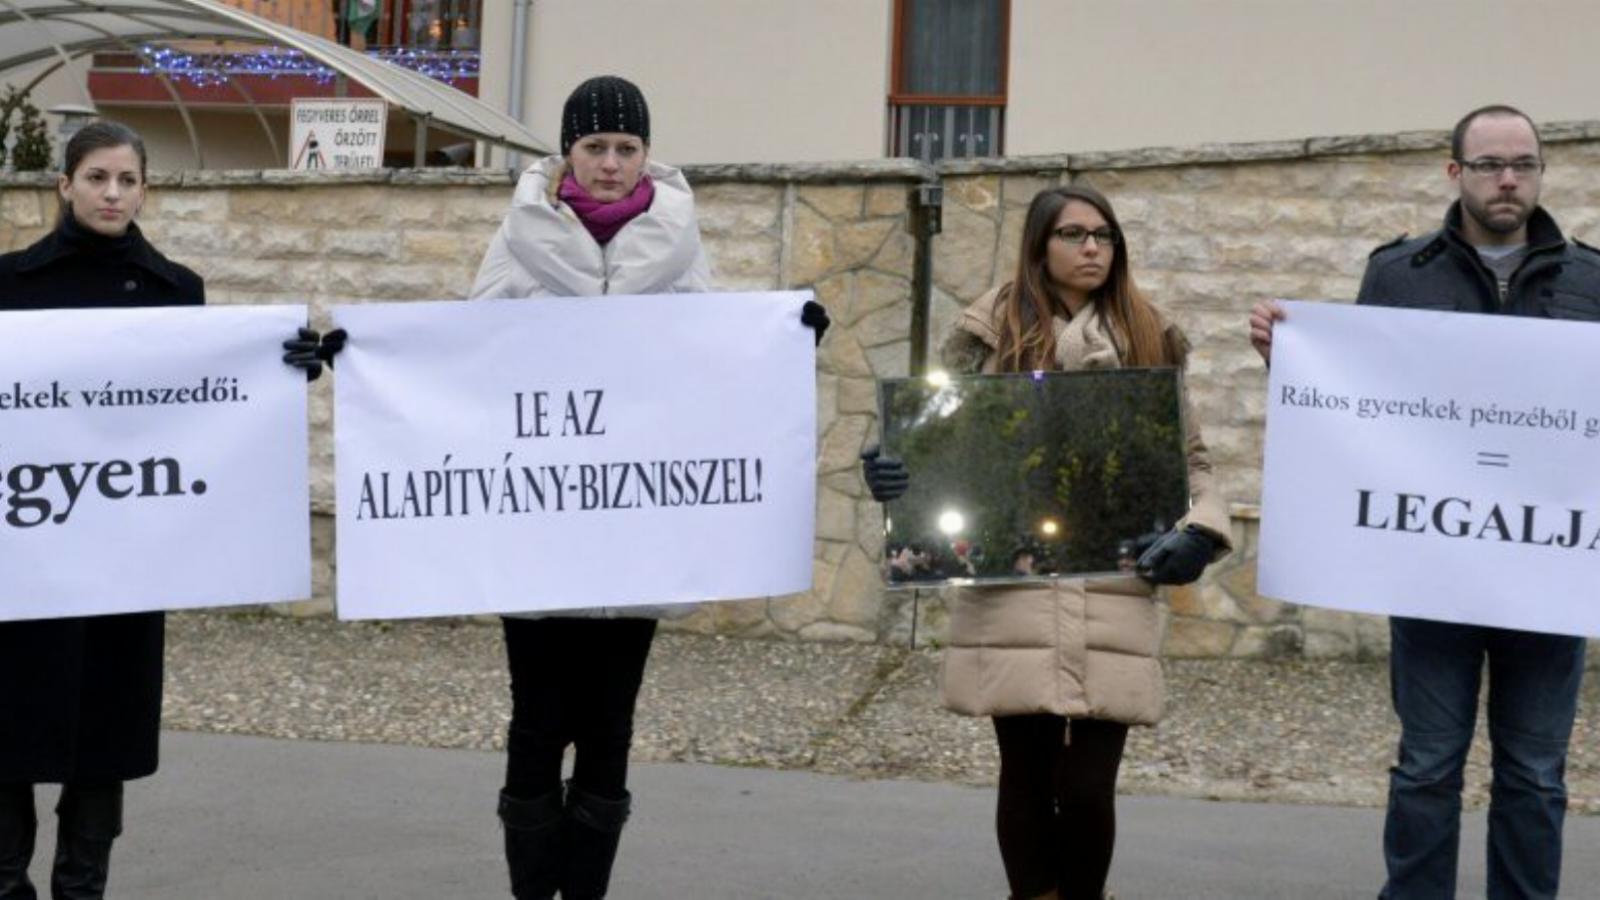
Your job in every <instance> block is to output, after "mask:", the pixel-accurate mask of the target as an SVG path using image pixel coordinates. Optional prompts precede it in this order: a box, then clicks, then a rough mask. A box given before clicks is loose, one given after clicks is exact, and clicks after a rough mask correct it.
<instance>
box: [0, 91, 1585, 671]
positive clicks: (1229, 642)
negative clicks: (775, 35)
mask: <svg viewBox="0 0 1600 900" xmlns="http://www.w3.org/2000/svg"><path fill="white" fill-rule="evenodd" d="M1543 131H1544V136H1545V141H1546V156H1547V159H1548V161H1549V171H1548V173H1547V175H1546V179H1545V195H1544V196H1545V201H1546V205H1547V206H1548V207H1549V208H1550V209H1551V211H1552V212H1553V213H1554V214H1555V216H1556V218H1557V220H1558V221H1559V222H1560V223H1561V224H1562V226H1563V228H1564V229H1565V230H1566V231H1567V233H1568V234H1569V235H1570V236H1574V237H1577V238H1579V239H1583V240H1586V241H1588V240H1591V238H1597V239H1600V165H1597V163H1600V122H1594V123H1589V122H1584V123H1559V124H1555V125H1546V126H1544V128H1543ZM1447 147H1448V135H1447V134H1445V133H1442V132H1424V133H1407V134H1396V135H1376V136H1365V137H1350V138H1329V139H1311V140H1302V141H1287V142H1274V143H1265V144H1233V145H1215V146H1200V147H1188V148H1158V149H1149V150H1139V151H1126V152H1114V153H1094V154H1081V155H1064V156H1051V157H1031V158H1009V159H997V160H984V161H960V162H952V163H946V164H942V165H940V166H938V167H933V168H930V167H927V166H923V165H919V164H916V163H912V162H909V161H903V160H880V161H872V162H863V163H841V164H837V165H809V164H808V165H731V166H696V167H690V168H688V169H687V170H686V173H687V175H688V176H689V178H690V181H691V182H692V183H693V184H694V186H695V190H696V195H697V198H698V204H699V209H700V223H701V229H702V233H703V235H704V239H705V242H706V246H707V250H708V252H709V254H710V256H711V259H712V266H713V270H714V273H715V280H716V282H717V284H718V285H719V287H721V288H723V289H728V290H787V289H811V290H814V291H815V292H816V295H817V298H818V299H819V300H820V301H821V302H822V303H824V304H825V305H826V306H827V307H828V309H829V312H830V315H831V316H832V319H833V322H834V326H833V328H832V329H831V330H830V331H829V332H828V336H827V339H826V340H825V341H824V342H823V346H822V348H821V350H820V351H819V356H818V364H817V386H818V390H817V398H818V399H817V402H818V452H819V471H818V476H817V530H816V539H815V556H814V559H815V563H814V565H815V579H814V586H813V588H812V590H811V591H810V592H808V593H805V594H800V595H795V596H787V597H774V598H760V599H752V600H743V601H733V602H726V603H714V604H706V605H705V606H703V607H702V609H701V611H700V612H699V613H697V614H695V615H694V616H692V617H690V618H688V619H685V620H682V621H680V622H677V623H673V627H681V628H687V629H692V630H695V631H701V632H707V633H724V634H734V635H744V636H760V637H768V636H771V637H786V638H799V639H816V640H854V641H874V640H905V639H906V637H907V632H908V628H909V627H910V623H911V621H912V616H913V615H918V616H919V617H920V619H919V627H918V635H919V639H921V640H935V641H936V640H938V639H939V637H940V635H941V633H942V629H943V627H944V615H943V608H942V603H941V600H940V598H939V596H938V594H937V593H936V592H920V596H916V595H912V594H911V593H910V592H907V591H886V590H884V588H883V583H882V580H881V579H880V578H879V576H878V572H877V567H876V564H875V562H874V561H875V560H876V558H877V556H878V555H879V554H880V553H881V547H882V517H881V514H880V511H879V509H878V507H877V505H876V504H874V503H873V502H872V501H871V498H870V497H868V496H867V494H866V491H865V487H864V486H863V485H862V484H861V481H860V478H859V476H858V474H857V454H858V453H859V451H860V450H861V448H862V447H863V446H864V445H865V444H868V443H871V442H873V441H875V440H876V424H877V423H876V419H877V417H876V406H877V396H876V387H875V383H876V380H877V379H878V378H884V377H897V376H904V375H906V374H908V373H909V367H910V361H911V357H912V353H911V343H910V342H911V322H912V310H913V304H914V302H915V300H914V297H913V282H914V273H915V270H916V263H917V259H918V242H917V240H916V238H915V237H914V236H913V234H912V225H913V221H914V206H915V202H916V199H915V198H916V196H917V188H918V186H919V185H923V184H928V183H938V184H940V185H942V187H943V208H942V226H943V227H942V233H940V234H939V235H938V236H937V237H935V238H933V239H932V240H931V242H929V247H928V252H929V253H930V254H931V260H932V288H931V295H932V297H931V308H930V313H931V320H930V327H929V329H928V333H929V342H930V344H931V345H932V347H933V351H932V352H930V355H929V359H930V360H932V359H936V356H937V354H936V348H937V346H938V344H939V343H940V342H941V341H942V339H943V337H944V335H945V334H946V333H947V330H948V328H949V326H950V323H951V322H952V321H953V319H954V317H955V315H956V314H957V313H958V312H959V311H960V309H961V306H962V305H963V304H965V303H968V302H970V301H972V300H973V299H975V298H976V297H977V296H978V295H979V294H981V293H982V292H983V291H984V290H986V289H987V288H989V287H990V286H992V285H995V284H998V283H1001V282H1003V281H1005V280H1006V279H1008V278H1009V277H1010V274H1011V271H1012V269H1013V268H1014V267H1015V264H1016V252H1017V245H1018V242H1019V240H1020V233H1021V227H1022V220H1023V216H1024V213H1025V211H1026V208H1027V204H1028V202H1029V200H1030V199H1031V198H1032V196H1033V195H1034V193H1036V192H1037V191H1038V190H1040V189H1041V188H1044V187H1048V186H1052V185H1057V184H1063V183H1068V182H1074V181H1081V182H1086V183H1089V184H1092V185H1094V186H1095V187H1097V188H1099V189H1101V190H1102V191H1104V192H1105V193H1106V194H1107V195H1108V196H1109V197H1110V198H1111V201H1112V203H1113V205H1114V206H1115V207H1116V209H1117V212H1118V215H1119V217H1120V218H1121V220H1122V225H1123V228H1124V230H1125V232H1126V233H1127V241H1128V243H1127V251H1128V253H1129V258H1130V261H1131V263H1132V267H1133V271H1134V274H1135V277H1136V278H1137V280H1138V281H1139V283H1140V286H1141V287H1142V288H1143V289H1144V290H1145V291H1146V292H1147V293H1149V294H1150V295H1151V296H1152V297H1153V298H1154V299H1155V301H1156V302H1157V303H1159V304H1160V305H1161V306H1163V307H1164V308H1165V309H1166V310H1167V311H1168V312H1170V313H1171V314H1172V316H1173V317H1174V318H1175V319H1176V320H1177V321H1178V322H1179V323H1180V324H1181V325H1182V326H1183V328H1184V329H1185V331H1186V332H1187V333H1188V335H1189V338H1190V340H1191V341H1192V343H1193V345H1194V350H1193V353H1192V355H1191V363H1190V369H1189V373H1188V379H1189V386H1190V390H1191V393H1192V396H1193V399H1194V401H1195V406H1196V410H1197V412H1198V414H1199V417H1200V424H1201V427H1202V428H1203V429H1204V432H1205V435H1206V438H1207V441H1208V443H1209V444H1210V446H1211V449H1212V459H1213V462H1214V464H1215V466H1216V469H1217V476H1218V484H1219V488H1220V489H1221V490H1222V491H1223V493H1224V496H1226V497H1227V498H1228V499H1229V500H1231V501H1232V502H1233V513H1234V525H1233V528H1234V539H1235V544H1236V546H1237V552H1235V553H1234V554H1233V555H1232V556H1230V557H1229V558H1228V559H1227V560H1225V561H1224V562H1223V563H1221V564H1219V565H1217V566H1214V567H1212V569H1211V571H1209V572H1208V573H1207V576H1206V577H1205V578H1204V579H1203V580H1202V581H1201V582H1200V583H1199V584H1197V585H1193V586H1190V587H1185V588H1177V589H1171V590H1170V591H1169V594H1168V600H1169V602H1168V604H1167V609H1168V620H1169V621H1168V632H1167V639H1166V646H1165V650H1166V652H1167V654H1168V655H1171V656H1241V657H1289V656H1309V657H1374V656H1382V655H1384V654H1385V653H1386V652H1387V642H1388V629H1387V627H1386V626H1385V624H1384V622H1383V620H1382V619H1379V618H1374V617H1370V616H1359V615H1354V614H1346V613H1340V612H1333V611H1328V610H1321V609H1314V608H1307V607H1300V606H1296V605H1293V604H1286V603H1280V602H1277V601H1274V600H1271V599H1268V598H1264V597H1261V596H1259V595H1257V594H1256V592H1255V589H1254V588H1255V541H1256V534H1257V524H1258V523H1257V519H1258V515H1257V508H1256V505H1255V504H1256V502H1257V498H1258V497H1259V495H1260V473H1261V439H1262V425H1263V421H1264V415H1265V401H1266V397H1265V389H1266V378H1265V371H1264V369H1263V367H1262V366H1261V364H1260V362H1259V360H1258V359H1257V357H1256V355H1255V353H1254V351H1253V350H1251V348H1250V346H1249V343H1248V340H1247V336H1246V327H1245V318H1246V315H1247V313H1248V310H1249V308H1250V306H1251V305H1252V304H1253V303H1254V302H1256V301H1257V300H1260V299H1263V298H1269V297H1284V298H1296V299H1327V300H1335V301H1349V300H1350V299H1352V298H1353V297H1354V296H1355V293H1356V289H1357V286H1358V282H1359V279H1360V274H1361V270H1362V267H1363V265H1364V263H1365V260H1366V256H1367V253H1368V252H1369V251H1370V250H1371V249H1372V248H1373V247H1375V246H1377V245H1378V244H1380V243H1383V242H1386V241H1388V240H1391V239H1393V238H1394V237H1396V236H1397V235H1399V234H1401V233H1402V232H1409V233H1411V234H1418V233H1421V232H1424V231H1428V230H1431V229H1433V228H1435V227H1437V225H1438V221H1439V217H1440V216H1441V215H1442V213H1443V211H1444V208H1445V206H1446V205H1447V204H1448V202H1449V201H1450V199H1451V196H1452V195H1451V191H1450V185H1449V183H1448V182H1447V181H1446V179H1445V176H1444V162H1445V156H1446V154H1447ZM52 185H53V182H52V181H51V180H49V179H47V178H45V177H42V176H37V175H33V176H3V177H0V250H12V249H17V248H20V247H23V246H26V245H27V244H29V243H31V242H32V241H34V240H36V239H37V238H38V237H40V236H41V235H43V234H44V233H45V232H46V231H47V230H48V228H49V227H50V223H51V221H52V220H53V217H54V215H55V204H56V201H55V198H54V191H53V188H52ZM511 187H512V179H511V176H510V175H509V174H508V173H505V172H500V171H461V170H423V171H408V170H397V171H376V172H357V173H320V174H305V173H290V172H280V171H266V172H210V171H206V172H184V173H173V174H167V175H157V176H155V177H154V178H153V184H152V188H151V193H150V196H149V198H148V201H147V203H146V206H145V210H144V213H143V215H142V216H141V225H142V227H143V228H144V229H145V231H146V233H147V234H148V235H149V236H150V238H151V240H152V241H153V242H154V243H155V244H156V245H157V246H158V247H160V248H161V249H162V250H163V252H165V253H167V254H168V255H169V256H172V257H173V258H175V259H177V260H179V261H181V262H183V263H185V264H186V265H189V266H191V267H192V268H194V269H195V270H196V271H198V272H199V273H200V274H201V275H202V276H204V277H205V279H206V287H207V295H208V299H209V302H211V303H213V304H256V303H307V304H309V305H310V307H311V310H312V322H313V325H314V326H316V327H327V323H328V309H329V308H330V307H331V306H333V305H335V304H345V303H360V302H369V301H405V300H433V299H448V298H457V297H464V296H465V295H466V292H467V290H468V288H469V287H470V285H471V282H472V278H473V275H474V274H475V272H476V270H477V265H478V260H479V258H480V257H481V255H482V253H483V250H484V248H485V247H486V245H487V243H488V240H489V238H490V236H491V235H492V234H493V232H494V230H495V228H496V227H497V226H498V224H499V222H500V219H501V216H502V215H503V214H504V212H505V209H506V205H507V203H508V201H509V199H510V193H511ZM331 381H332V379H327V378H324V379H322V380H321V381H319V382H317V383H316V384H314V385H312V386H311V391H312V411H311V416H312V447H311V456H312V472H313V484H312V497H313V499H312V514H313V528H312V536H313V556H314V560H315V567H316V569H315V575H314V585H315V596H314V598H313V599H311V600H309V601H307V602H304V603H297V604H291V605H290V606H288V607H286V608H285V611H287V612H289V613H292V614H296V615H316V614H326V613H327V612H328V611H329V609H330V608H331V604H332V596H331V593H332V584H333V577H332V572H333V561H334V554H333V525H332V509H333V506H332V504H333V491H332V473H333V467H332V434H331V427H330V419H331V415H330V413H331V400H332V390H331ZM914 607H915V609H914Z"/></svg>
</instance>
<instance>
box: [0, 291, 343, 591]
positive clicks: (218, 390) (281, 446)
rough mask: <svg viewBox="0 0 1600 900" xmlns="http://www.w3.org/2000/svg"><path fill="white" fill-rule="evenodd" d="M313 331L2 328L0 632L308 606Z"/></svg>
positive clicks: (152, 321)
mask: <svg viewBox="0 0 1600 900" xmlns="http://www.w3.org/2000/svg"><path fill="white" fill-rule="evenodd" d="M305 321H306V310H305V307H303V306H277V307H236V308H206V307H172V308H154V309H95V310H89V309H82V310H44V311H29V312H6V313H0V619H38V618H54V617H59V616H72V615H90V614H100V613H121V612H137V611H142V610H155V609H182V608H189V607H197V606H225V605H232V604H241V603H267V602H280V601H285V600H296V599H301V598H304V597H307V596H309V595H310V593H311V536H310V516H309V511H308V504H309V494H308V488H307V476H306V384H305V375H304V374H303V373H302V372H300V371H299V370H297V369H293V368H290V367H288V366H285V365H284V364H283V362H282V360H281V358H280V357H281V356H282V354H283V350H282V349H281V347H280V345H281V344H282V342H283V340H284V339H285V338H287V337H290V336H292V335H293V334H294V333H295V329H296V328H297V327H298V326H300V325H303V324H304V323H305Z"/></svg>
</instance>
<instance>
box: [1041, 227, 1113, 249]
mask: <svg viewBox="0 0 1600 900" xmlns="http://www.w3.org/2000/svg"><path fill="white" fill-rule="evenodd" d="M1050 233H1051V234H1053V235H1055V236H1056V237H1057V238H1058V239H1060V240H1062V241H1065V242H1067V243H1069V244H1076V245H1078V246H1079V247H1082V246H1083V245H1084V244H1087V243H1089V238H1094V242H1095V243H1096V244H1097V245H1099V246H1101V247H1110V246H1114V245H1116V244H1117V243H1119V242H1120V241H1121V240H1122V236H1121V235H1119V234H1118V233H1117V230H1116V229H1115V228H1109V227H1101V228H1084V227H1083V226H1082V225H1063V226H1061V227H1060V228H1056V229H1053V230H1052V231H1051V232H1050Z"/></svg>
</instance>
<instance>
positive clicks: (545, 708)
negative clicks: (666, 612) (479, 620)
mask: <svg viewBox="0 0 1600 900" xmlns="http://www.w3.org/2000/svg"><path fill="white" fill-rule="evenodd" d="M503 621H504V625H505V636H506V659H507V661H508V663H509V664H510V669H511V731H510V735H509V737H508V740H507V742H506V785H505V790H506V793H507V794H509V795H510V796H512V797H515V798H517V799H521V800H532V799H535V798H537V797H541V796H544V795H546V794H548V793H550V792H552V791H556V790H559V789H560V787H561V758H562V754H563V753H565V752H566V748H567V746H568V745H569V744H570V745H572V746H573V748H574V761H573V769H572V782H573V784H574V785H577V786H578V787H581V788H583V789H584V790H585V791H587V792H589V793H590V794H593V795H595V796H597V797H601V798H604V799H607V800H621V799H622V798H624V797H626V796H627V789H626V785H627V779H628V750H629V747H630V746H631V744H632V742H633V707H634V702H635V701H636V700H637V699H638V696H639V684H640V682H641V681H643V680H644V666H645V660H646V659H648V658H649V655H650V644H651V643H652V642H653V641H654V640H655V633H656V622H655V620H654V619H598V618H596V619H578V618H544V619H515V618H509V617H508V618H506V619H504V620H503Z"/></svg>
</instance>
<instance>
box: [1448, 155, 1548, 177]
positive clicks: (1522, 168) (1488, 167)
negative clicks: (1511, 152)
mask: <svg viewBox="0 0 1600 900" xmlns="http://www.w3.org/2000/svg"><path fill="white" fill-rule="evenodd" d="M1456 162H1458V163H1460V164H1461V168H1463V169H1466V170H1467V171H1468V172H1471V173H1472V174H1474V175H1480V176H1482V177H1485V178H1491V177H1494V176H1496V175H1499V174H1500V173H1501V172H1504V171H1505V170H1507V169H1510V170H1511V174H1512V175H1515V176H1516V177H1518V178H1532V177H1533V176H1535V175H1538V174H1539V173H1541V172H1543V171H1544V160H1542V159H1540V158H1538V157H1537V156H1519V157H1517V158H1516V159H1501V158H1500V157H1498V156H1480V157H1478V158H1477V159H1458V160H1456Z"/></svg>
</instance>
